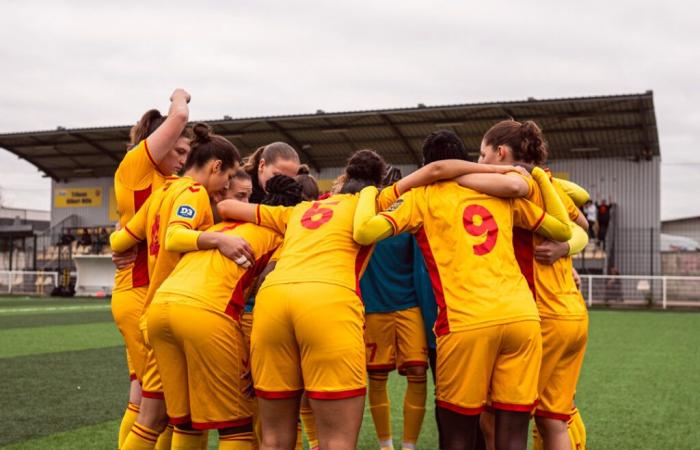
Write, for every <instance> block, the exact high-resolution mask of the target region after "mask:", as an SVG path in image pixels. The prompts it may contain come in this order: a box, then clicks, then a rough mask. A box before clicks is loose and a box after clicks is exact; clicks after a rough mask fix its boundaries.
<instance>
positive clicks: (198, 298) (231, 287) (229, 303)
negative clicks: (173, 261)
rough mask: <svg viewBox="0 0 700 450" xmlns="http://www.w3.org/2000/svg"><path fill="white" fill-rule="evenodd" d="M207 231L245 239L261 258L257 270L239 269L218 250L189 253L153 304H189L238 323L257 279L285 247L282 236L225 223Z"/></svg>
mask: <svg viewBox="0 0 700 450" xmlns="http://www.w3.org/2000/svg"><path fill="white" fill-rule="evenodd" d="M207 231H212V232H219V233H225V234H227V235H231V236H238V237H241V238H243V239H245V240H246V241H247V242H248V244H250V246H251V248H252V249H253V253H254V254H255V255H256V258H257V260H256V261H255V264H254V265H253V267H250V268H248V269H245V268H243V267H241V266H239V265H238V264H236V263H235V262H233V261H231V260H230V259H229V258H227V257H225V256H224V255H222V254H221V252H220V251H219V250H218V249H210V250H199V251H196V252H189V253H185V254H184V255H182V258H180V260H179V261H178V263H177V265H176V266H175V269H174V270H173V271H172V273H171V274H170V276H169V277H168V278H167V279H166V280H165V281H164V282H163V283H162V284H161V286H160V288H159V289H158V291H157V292H156V295H155V297H154V299H153V303H154V304H155V303H159V302H162V301H177V302H179V303H189V304H192V305H195V306H198V307H201V308H204V309H207V310H210V311H213V312H217V313H224V314H227V315H229V316H231V317H232V318H234V319H237V318H238V317H239V314H240V312H241V311H242V310H243V308H244V306H245V300H246V299H247V298H248V295H249V293H250V289H251V288H252V286H253V284H254V282H255V280H256V278H257V277H258V275H260V272H262V270H263V269H264V268H265V266H266V265H267V263H268V261H269V260H270V257H271V256H272V254H273V253H274V252H275V251H276V249H277V248H278V247H279V246H280V244H282V235H281V234H279V233H277V232H275V231H274V230H271V229H269V228H265V227H260V226H258V225H255V224H252V223H241V222H221V223H218V224H216V225H214V226H213V227H211V228H209V229H207ZM166 294H167V295H166ZM172 294H175V295H176V297H173V296H172ZM174 299H176V300H174Z"/></svg>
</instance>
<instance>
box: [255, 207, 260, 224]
mask: <svg viewBox="0 0 700 450" xmlns="http://www.w3.org/2000/svg"><path fill="white" fill-rule="evenodd" d="M255 220H256V221H257V222H255V224H256V225H260V205H257V206H256V207H255Z"/></svg>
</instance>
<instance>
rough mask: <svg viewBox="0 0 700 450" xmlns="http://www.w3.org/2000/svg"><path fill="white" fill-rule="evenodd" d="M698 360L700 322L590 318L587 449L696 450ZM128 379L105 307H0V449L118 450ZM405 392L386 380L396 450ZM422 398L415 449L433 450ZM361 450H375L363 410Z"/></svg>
mask: <svg viewBox="0 0 700 450" xmlns="http://www.w3.org/2000/svg"><path fill="white" fill-rule="evenodd" d="M73 306H81V308H71V307H73ZM66 307H68V308H66ZM698 349H700V314H698V313H691V312H688V313H678V312H645V311H592V312H591V319H590V341H589V347H588V352H587V355H586V361H585V363H584V369H583V373H582V375H581V381H580V383H579V389H578V395H577V404H578V406H579V408H580V410H581V411H582V414H583V418H584V420H585V421H586V425H587V428H588V436H589V438H588V448H590V449H616V450H621V449H666V448H674V449H691V448H698V442H700V427H698V426H697V424H699V423H700V396H699V395H697V386H700V351H698ZM126 372H127V371H126V366H125V362H124V350H123V347H122V343H121V338H120V336H119V334H118V332H117V331H116V328H115V327H114V325H113V324H112V323H111V314H110V311H109V308H108V303H107V302H105V301H99V300H83V299H58V300H52V299H35V298H19V297H12V298H4V297H0V377H2V380H3V383H2V384H0V395H1V396H2V399H3V407H2V408H0V423H2V424H3V425H4V426H3V432H2V433H0V448H1V449H3V450H5V449H13V450H19V449H23V450H30V449H31V450H33V449H47V448H48V449H66V450H67V449H71V450H73V449H114V448H116V434H117V428H118V426H119V419H120V417H121V414H122V412H123V409H124V407H125V405H126V399H127V390H128V376H127V373H126ZM404 383H405V380H403V379H402V378H401V377H398V376H396V375H393V376H392V378H391V379H390V396H391V400H392V412H393V422H394V435H395V437H396V441H397V442H396V444H397V445H399V442H398V439H399V438H400V430H401V406H402V403H403V389H404V387H405V384H404ZM430 394H432V386H431V387H429V400H428V404H427V411H426V416H425V417H426V419H425V422H424V424H423V430H422V433H421V437H420V440H419V443H418V447H419V448H423V449H436V448H437V445H436V441H437V435H436V429H435V423H434V421H433V408H432V400H431V399H430ZM210 448H212V449H213V448H216V439H215V435H214V434H212V436H211V439H210ZM358 448H360V449H375V448H377V446H376V441H375V436H374V429H373V426H372V422H371V417H370V415H369V409H366V410H365V420H364V422H363V426H362V430H361V433H360V441H359V444H358Z"/></svg>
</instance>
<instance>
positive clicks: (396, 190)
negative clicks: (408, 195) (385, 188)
mask: <svg viewBox="0 0 700 450" xmlns="http://www.w3.org/2000/svg"><path fill="white" fill-rule="evenodd" d="M394 195H395V196H396V198H398V197H401V193H400V192H399V186H398V184H396V183H394Z"/></svg>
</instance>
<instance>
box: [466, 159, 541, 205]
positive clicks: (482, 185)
mask: <svg viewBox="0 0 700 450" xmlns="http://www.w3.org/2000/svg"><path fill="white" fill-rule="evenodd" d="M505 167H510V166H505ZM512 170H513V171H512V172H510V173H507V174H502V173H473V174H470V175H464V176H461V177H459V178H457V179H456V180H455V181H457V183H459V185H460V186H464V187H467V188H470V189H474V190H475V191H479V192H483V193H484V194H488V195H492V196H494V197H502V198H517V197H525V196H527V195H528V194H529V192H530V185H529V183H528V180H527V179H526V178H525V177H529V175H528V174H527V173H522V172H520V173H519V170H517V171H516V170H515V169H512ZM521 170H524V169H521Z"/></svg>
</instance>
